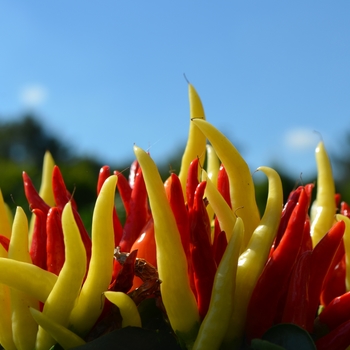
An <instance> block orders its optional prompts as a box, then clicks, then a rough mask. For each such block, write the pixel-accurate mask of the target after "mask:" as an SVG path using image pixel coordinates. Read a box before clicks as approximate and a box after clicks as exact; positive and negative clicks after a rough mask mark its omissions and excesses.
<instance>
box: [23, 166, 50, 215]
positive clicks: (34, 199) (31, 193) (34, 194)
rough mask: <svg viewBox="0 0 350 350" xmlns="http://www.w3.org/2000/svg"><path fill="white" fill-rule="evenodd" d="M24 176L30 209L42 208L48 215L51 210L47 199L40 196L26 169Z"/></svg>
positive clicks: (25, 191)
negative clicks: (46, 201)
mask: <svg viewBox="0 0 350 350" xmlns="http://www.w3.org/2000/svg"><path fill="white" fill-rule="evenodd" d="M22 178H23V184H24V193H25V195H26V198H27V201H28V203H29V207H30V209H31V210H33V209H40V210H41V211H42V212H43V213H44V214H45V215H47V213H48V212H49V210H50V206H49V205H48V204H46V203H45V201H44V200H43V199H42V198H41V197H40V196H39V193H38V191H37V190H36V189H35V187H34V185H33V182H32V180H31V179H30V177H29V176H28V174H27V173H26V172H25V171H23V173H22Z"/></svg>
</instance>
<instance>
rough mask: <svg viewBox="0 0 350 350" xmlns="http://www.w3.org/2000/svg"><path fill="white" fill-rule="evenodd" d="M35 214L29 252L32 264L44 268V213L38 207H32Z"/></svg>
mask: <svg viewBox="0 0 350 350" xmlns="http://www.w3.org/2000/svg"><path fill="white" fill-rule="evenodd" d="M32 212H33V213H34V215H35V222H34V229H33V235H32V242H31V244H30V250H29V254H30V256H31V258H32V262H33V264H34V265H36V266H39V267H41V268H42V269H44V270H46V268H47V248H46V241H47V235H46V215H45V214H44V213H43V212H42V211H41V210H40V209H33V211H32Z"/></svg>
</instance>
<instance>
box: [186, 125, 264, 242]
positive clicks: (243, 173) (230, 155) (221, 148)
mask: <svg viewBox="0 0 350 350" xmlns="http://www.w3.org/2000/svg"><path fill="white" fill-rule="evenodd" d="M192 123H193V124H194V125H196V126H197V127H198V128H199V129H200V130H201V131H202V132H203V133H204V134H205V136H206V137H207V138H208V139H209V141H210V143H211V144H212V146H213V147H214V149H215V151H216V154H217V155H218V157H219V158H220V160H221V162H222V163H223V164H225V169H226V171H227V175H228V177H229V183H230V197H231V205H232V208H241V207H242V210H240V211H239V216H240V217H241V218H242V219H243V222H244V228H245V231H244V235H245V236H244V239H243V247H247V244H248V242H249V241H250V237H251V235H252V233H253V231H254V230H255V229H256V227H257V226H258V225H259V221H260V214H259V210H258V206H257V204H256V201H255V189H254V182H253V179H252V176H251V173H250V170H249V167H248V165H247V163H246V162H245V160H244V159H243V158H242V156H241V155H240V154H239V152H238V151H237V149H236V148H235V147H234V146H233V145H232V143H231V142H230V141H229V140H228V139H227V138H226V137H225V136H224V135H223V134H222V133H221V132H220V131H219V130H217V129H216V128H215V127H214V126H213V125H211V124H210V123H208V122H207V121H205V120H201V119H192ZM226 234H228V232H226Z"/></svg>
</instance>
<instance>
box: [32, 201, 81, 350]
mask: <svg viewBox="0 0 350 350" xmlns="http://www.w3.org/2000/svg"><path fill="white" fill-rule="evenodd" d="M62 229H63V234H64V246H65V261H64V265H63V267H62V269H61V271H60V273H59V275H58V277H57V281H56V283H55V285H54V286H53V288H52V291H51V292H50V294H49V296H48V298H47V300H46V301H45V304H44V309H43V314H44V315H45V316H47V317H49V318H50V319H51V320H53V321H54V322H57V323H58V324H60V325H62V326H64V327H67V326H68V321H69V316H70V313H71V311H72V309H73V307H74V304H75V302H76V300H77V297H78V295H79V292H80V289H81V285H82V282H83V279H84V276H85V272H86V252H85V247H84V244H83V242H82V240H81V237H80V232H79V229H78V226H77V224H76V222H75V218H74V215H73V210H72V204H71V202H68V203H67V204H66V205H65V206H64V209H63V211H62ZM54 344H55V340H54V339H53V338H52V337H51V335H50V334H49V333H47V332H46V331H45V330H44V329H43V328H42V327H39V330H38V335H37V339H36V346H35V349H38V350H40V349H43V350H44V349H49V348H51V346H53V345H54Z"/></svg>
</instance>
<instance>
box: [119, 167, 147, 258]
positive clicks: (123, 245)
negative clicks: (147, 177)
mask: <svg viewBox="0 0 350 350" xmlns="http://www.w3.org/2000/svg"><path fill="white" fill-rule="evenodd" d="M149 216H150V214H149V209H148V203H147V191H146V186H145V182H144V179H143V174H142V170H141V168H139V169H138V172H137V174H136V177H135V184H134V188H133V189H132V193H131V198H130V213H129V215H128V216H127V218H126V221H125V224H124V227H123V235H122V238H121V240H120V242H119V246H120V250H121V251H122V252H129V251H130V248H131V247H132V245H133V244H134V242H135V241H136V239H137V237H139V235H140V234H141V230H142V228H143V227H144V226H145V224H146V223H147V220H148V218H149Z"/></svg>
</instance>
